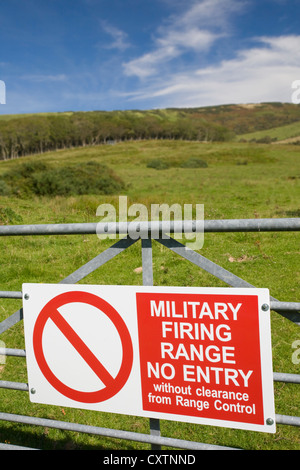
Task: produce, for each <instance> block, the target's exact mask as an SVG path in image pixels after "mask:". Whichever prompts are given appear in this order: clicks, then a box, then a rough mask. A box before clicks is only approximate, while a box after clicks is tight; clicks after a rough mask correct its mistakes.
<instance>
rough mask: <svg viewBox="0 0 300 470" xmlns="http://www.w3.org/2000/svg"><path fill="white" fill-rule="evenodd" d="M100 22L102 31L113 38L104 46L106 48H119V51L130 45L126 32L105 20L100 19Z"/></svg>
mask: <svg viewBox="0 0 300 470" xmlns="http://www.w3.org/2000/svg"><path fill="white" fill-rule="evenodd" d="M100 24H101V27H102V29H103V30H104V32H105V33H107V34H108V35H109V36H111V37H112V39H113V41H112V42H111V43H110V44H107V45H106V46H105V48H106V49H119V50H120V51H124V50H125V49H127V48H128V47H130V43H129V41H128V35H127V33H125V32H124V31H122V30H120V29H119V28H116V27H115V26H113V25H111V24H109V23H108V22H107V21H101V22H100ZM102 47H103V46H102Z"/></svg>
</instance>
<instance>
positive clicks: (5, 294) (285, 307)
mask: <svg viewBox="0 0 300 470" xmlns="http://www.w3.org/2000/svg"><path fill="white" fill-rule="evenodd" d="M0 298H2V299H22V292H21V291H0ZM270 306H271V310H276V311H291V312H292V311H294V312H296V311H298V310H300V302H280V301H271V302H270ZM0 354H1V353H0Z"/></svg>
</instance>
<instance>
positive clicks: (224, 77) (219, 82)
mask: <svg viewBox="0 0 300 470" xmlns="http://www.w3.org/2000/svg"><path fill="white" fill-rule="evenodd" d="M255 41H256V42H257V43H258V45H256V46H255V47H254V46H253V47H252V48H248V49H243V50H240V51H237V53H236V56H235V57H234V58H233V59H230V60H223V61H221V62H220V63H218V64H214V65H210V66H207V67H204V68H196V69H195V70H193V71H189V72H188V73H184V72H178V73H173V74H170V75H169V76H168V80H166V77H163V79H162V80H160V79H158V78H156V79H155V80H152V81H151V82H150V81H149V83H148V86H145V87H144V88H143V89H142V88H141V89H140V90H138V91H137V92H136V93H131V94H129V95H128V99H131V100H145V99H148V100H154V101H156V100H157V98H159V100H160V103H161V106H162V107H164V106H178V107H185V106H186V107H193V106H200V105H212V104H221V103H243V102H259V101H269V100H270V101H272V100H273V101H274V100H278V101H280V100H281V101H290V97H291V83H292V81H293V80H295V79H296V78H297V77H299V76H300V66H299V64H300V36H295V35H292V36H280V37H261V38H255ZM166 83H167V85H166Z"/></svg>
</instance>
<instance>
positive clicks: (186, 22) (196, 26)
mask: <svg viewBox="0 0 300 470" xmlns="http://www.w3.org/2000/svg"><path fill="white" fill-rule="evenodd" d="M243 4H244V2H243V1H239V2H237V0H214V1H211V0H202V1H200V2H199V1H193V2H192V3H191V4H190V6H189V8H187V9H186V10H185V11H184V12H183V13H177V14H176V15H171V16H170V17H169V18H168V19H167V20H166V21H165V22H164V24H163V25H161V26H160V27H159V28H158V30H157V32H156V36H155V39H154V48H153V50H152V51H150V52H147V53H145V54H143V55H142V56H140V57H137V58H135V59H132V60H130V61H128V62H126V63H124V64H123V67H124V73H125V75H127V76H137V77H138V78H140V79H145V78H146V77H150V76H153V75H155V74H157V73H161V67H165V66H166V64H168V63H169V62H171V61H172V60H173V59H175V58H179V57H180V56H181V55H183V54H185V53H186V52H188V51H193V52H198V53H199V52H205V51H208V50H209V49H210V48H211V47H212V45H213V44H214V43H215V41H217V40H218V39H220V38H221V37H224V36H226V35H227V34H228V33H227V28H228V19H229V17H230V15H231V14H232V13H233V12H236V11H240V10H241V8H242V5H243Z"/></svg>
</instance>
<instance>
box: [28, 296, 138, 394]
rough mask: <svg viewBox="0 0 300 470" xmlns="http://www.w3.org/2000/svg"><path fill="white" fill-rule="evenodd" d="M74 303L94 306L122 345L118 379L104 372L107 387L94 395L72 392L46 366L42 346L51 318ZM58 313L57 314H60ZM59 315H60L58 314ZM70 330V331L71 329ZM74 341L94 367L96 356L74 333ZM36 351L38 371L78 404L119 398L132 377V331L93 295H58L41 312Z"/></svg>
mask: <svg viewBox="0 0 300 470" xmlns="http://www.w3.org/2000/svg"><path fill="white" fill-rule="evenodd" d="M72 302H81V303H85V304H89V305H92V306H94V307H96V308H98V309H99V310H101V312H103V313H104V314H105V315H107V316H108V318H109V319H110V320H111V321H112V322H113V324H114V326H115V327H116V329H117V331H118V333H119V336H120V339H121V343H122V350H123V356H122V363H121V367H120V369H119V372H118V374H117V375H116V377H115V378H112V377H110V376H109V373H108V372H107V371H106V370H105V369H104V368H103V370H102V372H101V373H103V374H105V373H106V375H107V377H106V379H105V380H104V384H105V382H106V386H105V387H104V388H102V389H100V390H97V391H93V392H82V391H79V390H74V389H73V388H70V387H68V386H67V385H65V384H64V383H63V382H61V381H60V380H59V379H58V378H57V377H56V376H55V375H54V373H53V372H52V371H51V369H50V367H49V366H48V364H47V361H46V359H45V356H44V351H43V346H42V336H43V331H44V328H45V325H46V323H47V321H48V320H49V319H50V318H51V319H52V320H53V319H54V318H55V316H54V315H55V311H56V312H57V309H58V308H59V307H61V306H62V305H65V304H68V303H72ZM57 313H58V312H57ZM58 315H60V314H59V313H58ZM62 321H63V322H64V323H65V325H66V326H67V327H68V326H69V325H68V324H67V322H66V321H65V320H62ZM69 328H70V329H71V327H70V326H69ZM73 334H74V337H75V340H74V343H75V342H76V344H77V345H78V348H79V350H80V349H81V350H85V352H86V354H87V357H89V360H90V363H89V365H90V366H92V365H93V364H94V363H97V358H95V357H93V353H91V352H90V351H89V350H88V347H87V346H86V345H85V344H84V343H83V341H82V340H81V339H80V337H79V336H78V335H77V334H76V333H75V332H73ZM33 348H34V354H35V357H36V361H37V363H38V365H39V368H40V370H41V372H42V374H43V375H44V377H45V378H46V379H47V381H48V382H49V383H50V384H51V385H52V386H53V387H54V388H55V389H56V390H57V391H58V392H60V393H62V394H63V395H65V396H66V397H68V398H71V399H72V400H76V401H79V402H82V403H98V402H101V401H104V400H107V399H108V398H111V397H112V396H114V395H116V394H117V393H118V392H119V391H120V390H121V388H122V387H123V386H124V385H125V383H126V382H127V379H128V377H129V374H130V372H131V367H132V362H133V347H132V342H131V338H130V334H129V331H128V329H127V327H126V324H125V322H124V321H123V319H122V317H121V316H120V315H119V313H118V312H117V311H116V310H115V309H114V308H113V307H112V306H111V305H110V304H109V303H108V302H106V301H105V300H104V299H102V298H101V297H98V296H96V295H94V294H91V293H88V292H82V291H71V292H64V293H63V294H59V295H57V296H56V297H54V298H53V299H51V300H50V301H49V302H48V303H47V304H46V305H45V306H44V307H43V309H42V310H41V312H40V313H39V316H38V318H37V320H36V323H35V326H34V331H33ZM97 366H98V367H99V366H101V363H100V362H98V365H97Z"/></svg>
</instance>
